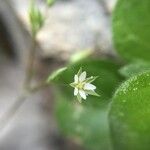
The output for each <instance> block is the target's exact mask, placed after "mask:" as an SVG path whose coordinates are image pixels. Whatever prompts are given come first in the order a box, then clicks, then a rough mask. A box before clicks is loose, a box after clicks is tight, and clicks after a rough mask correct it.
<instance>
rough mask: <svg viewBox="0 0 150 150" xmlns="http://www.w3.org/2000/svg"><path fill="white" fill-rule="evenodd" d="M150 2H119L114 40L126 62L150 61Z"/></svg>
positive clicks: (136, 0) (115, 19) (122, 0)
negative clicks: (135, 60)
mask: <svg viewBox="0 0 150 150" xmlns="http://www.w3.org/2000/svg"><path fill="white" fill-rule="evenodd" d="M149 39H150V0H129V1H128V0H118V3H117V5H116V9H115V11H114V13H113V40H114V43H115V47H116V49H117V51H118V52H119V54H120V55H121V56H122V57H123V58H125V59H126V60H134V59H142V60H148V61H149V60H150V42H149Z"/></svg>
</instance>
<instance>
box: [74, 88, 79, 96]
mask: <svg viewBox="0 0 150 150" xmlns="http://www.w3.org/2000/svg"><path fill="white" fill-rule="evenodd" d="M78 91H79V90H78V89H77V88H75V89H74V95H75V96H76V95H77V94H78Z"/></svg>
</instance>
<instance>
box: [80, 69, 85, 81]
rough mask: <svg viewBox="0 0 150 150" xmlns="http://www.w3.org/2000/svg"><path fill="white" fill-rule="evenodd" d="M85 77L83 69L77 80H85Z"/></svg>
mask: <svg viewBox="0 0 150 150" xmlns="http://www.w3.org/2000/svg"><path fill="white" fill-rule="evenodd" d="M85 78H86V72H85V71H84V72H82V73H81V75H80V76H79V81H80V82H82V81H84V80H85Z"/></svg>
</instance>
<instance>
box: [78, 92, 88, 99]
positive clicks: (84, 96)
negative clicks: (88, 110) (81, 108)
mask: <svg viewBox="0 0 150 150" xmlns="http://www.w3.org/2000/svg"><path fill="white" fill-rule="evenodd" d="M79 94H80V96H81V97H82V98H83V99H86V94H85V92H84V91H83V90H79Z"/></svg>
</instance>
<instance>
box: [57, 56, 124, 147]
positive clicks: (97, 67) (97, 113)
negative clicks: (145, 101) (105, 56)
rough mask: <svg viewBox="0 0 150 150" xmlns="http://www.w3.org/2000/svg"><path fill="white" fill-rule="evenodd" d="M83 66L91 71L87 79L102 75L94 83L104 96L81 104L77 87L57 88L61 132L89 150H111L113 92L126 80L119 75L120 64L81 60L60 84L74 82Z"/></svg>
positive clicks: (108, 61) (70, 68) (88, 72)
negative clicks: (110, 112)
mask: <svg viewBox="0 0 150 150" xmlns="http://www.w3.org/2000/svg"><path fill="white" fill-rule="evenodd" d="M80 66H82V69H83V70H84V71H86V72H87V77H90V76H92V75H94V76H95V75H98V76H99V78H97V80H96V81H95V82H93V84H94V85H96V87H97V92H98V93H100V97H96V96H87V99H86V100H82V103H81V104H80V103H79V102H78V101H77V97H75V96H74V94H73V90H74V89H73V88H71V87H70V86H69V87H65V86H63V87H60V86H59V87H57V88H58V89H57V91H56V94H55V96H56V105H55V106H56V109H55V110H56V118H57V122H58V126H59V129H60V130H61V131H62V133H63V134H64V135H66V136H69V137H71V138H73V139H74V140H75V141H77V142H79V143H80V144H82V145H83V146H84V147H85V148H87V149H89V150H98V149H101V150H110V149H111V142H110V136H109V126H108V120H107V119H108V118H107V114H108V108H109V103H110V98H111V96H112V93H113V91H114V89H115V88H116V87H117V86H118V85H119V83H120V81H122V77H121V76H120V75H119V73H118V69H119V68H120V65H118V64H117V63H115V62H112V61H110V60H92V59H87V60H84V61H80V62H78V63H76V64H73V65H71V66H68V69H67V70H66V72H65V74H63V75H62V76H61V77H60V78H59V81H58V83H59V84H63V83H68V84H70V83H71V82H73V80H74V75H75V74H76V73H77V72H78V70H79V68H80ZM79 101H80V100H79Z"/></svg>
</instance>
